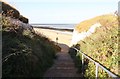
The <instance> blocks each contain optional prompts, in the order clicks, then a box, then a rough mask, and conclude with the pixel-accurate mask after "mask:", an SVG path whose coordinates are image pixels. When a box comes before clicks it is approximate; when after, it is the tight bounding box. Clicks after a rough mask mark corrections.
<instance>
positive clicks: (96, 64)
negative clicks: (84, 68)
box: [95, 63, 98, 79]
mask: <svg viewBox="0 0 120 79" xmlns="http://www.w3.org/2000/svg"><path fill="white" fill-rule="evenodd" d="M95 66H96V71H95V75H96V79H97V78H98V63H95Z"/></svg>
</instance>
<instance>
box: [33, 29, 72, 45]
mask: <svg viewBox="0 0 120 79" xmlns="http://www.w3.org/2000/svg"><path fill="white" fill-rule="evenodd" d="M33 29H34V30H35V32H36V33H37V34H42V35H44V36H46V37H48V38H49V39H50V40H52V41H54V42H57V43H60V44H66V45H67V46H70V44H71V40H72V32H70V31H68V30H62V31H61V30H56V29H48V28H45V29H44V28H36V27H33ZM56 39H57V40H56Z"/></svg>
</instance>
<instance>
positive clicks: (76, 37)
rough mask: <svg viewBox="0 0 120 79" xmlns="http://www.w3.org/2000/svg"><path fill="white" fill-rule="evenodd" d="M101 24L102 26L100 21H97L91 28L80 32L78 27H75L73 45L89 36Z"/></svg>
mask: <svg viewBox="0 0 120 79" xmlns="http://www.w3.org/2000/svg"><path fill="white" fill-rule="evenodd" d="M100 26H101V24H100V23H96V24H94V25H92V26H90V28H89V29H88V30H87V31H83V32H80V33H79V32H78V31H77V30H76V29H74V31H73V37H72V41H71V45H74V44H77V43H78V42H79V41H81V40H83V39H84V38H86V37H89V36H90V35H91V34H92V33H94V32H95V31H96V28H97V27H100Z"/></svg>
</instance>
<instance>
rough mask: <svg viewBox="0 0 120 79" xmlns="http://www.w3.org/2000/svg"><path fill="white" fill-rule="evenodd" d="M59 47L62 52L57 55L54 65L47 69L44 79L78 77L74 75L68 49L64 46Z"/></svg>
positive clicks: (74, 70) (75, 70)
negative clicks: (46, 78) (45, 78)
mask: <svg viewBox="0 0 120 79" xmlns="http://www.w3.org/2000/svg"><path fill="white" fill-rule="evenodd" d="M59 46H60V47H61V48H62V50H61V52H58V53H57V59H56V60H55V63H54V65H53V66H52V67H51V68H50V69H48V71H47V72H46V73H45V75H44V77H62V78H63V77H80V74H78V73H76V72H77V69H76V68H75V65H74V62H73V60H72V58H71V57H70V55H69V53H68V50H69V47H68V46H67V45H64V44H60V45H59Z"/></svg>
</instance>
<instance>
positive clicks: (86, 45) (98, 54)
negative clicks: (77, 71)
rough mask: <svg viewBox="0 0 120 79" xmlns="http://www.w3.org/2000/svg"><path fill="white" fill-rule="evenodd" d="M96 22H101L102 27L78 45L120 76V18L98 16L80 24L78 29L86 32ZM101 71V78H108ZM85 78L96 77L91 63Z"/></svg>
mask: <svg viewBox="0 0 120 79" xmlns="http://www.w3.org/2000/svg"><path fill="white" fill-rule="evenodd" d="M96 22H100V23H101V25H102V26H101V27H100V28H97V30H96V32H95V33H94V34H92V35H91V36H90V37H87V38H85V39H84V40H83V41H80V42H79V43H78V44H80V46H81V47H80V49H81V51H83V52H84V53H86V54H87V55H88V56H91V57H92V58H93V59H95V60H97V61H98V62H100V63H101V64H103V65H104V66H106V67H107V68H108V69H109V70H110V71H112V72H114V73H116V74H117V75H120V74H119V73H118V61H120V58H119V56H118V37H119V34H118V18H117V16H113V15H102V16H98V17H95V18H93V19H90V20H87V21H84V22H82V23H80V24H79V25H78V26H77V27H76V29H77V30H78V31H79V32H81V31H86V30H87V29H89V28H90V26H91V25H92V24H94V23H96ZM99 70H100V71H99V77H107V75H106V73H104V72H103V71H102V70H101V69H99ZM85 76H86V77H94V76H95V66H94V64H93V63H91V62H89V64H88V69H87V70H86V73H85Z"/></svg>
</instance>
